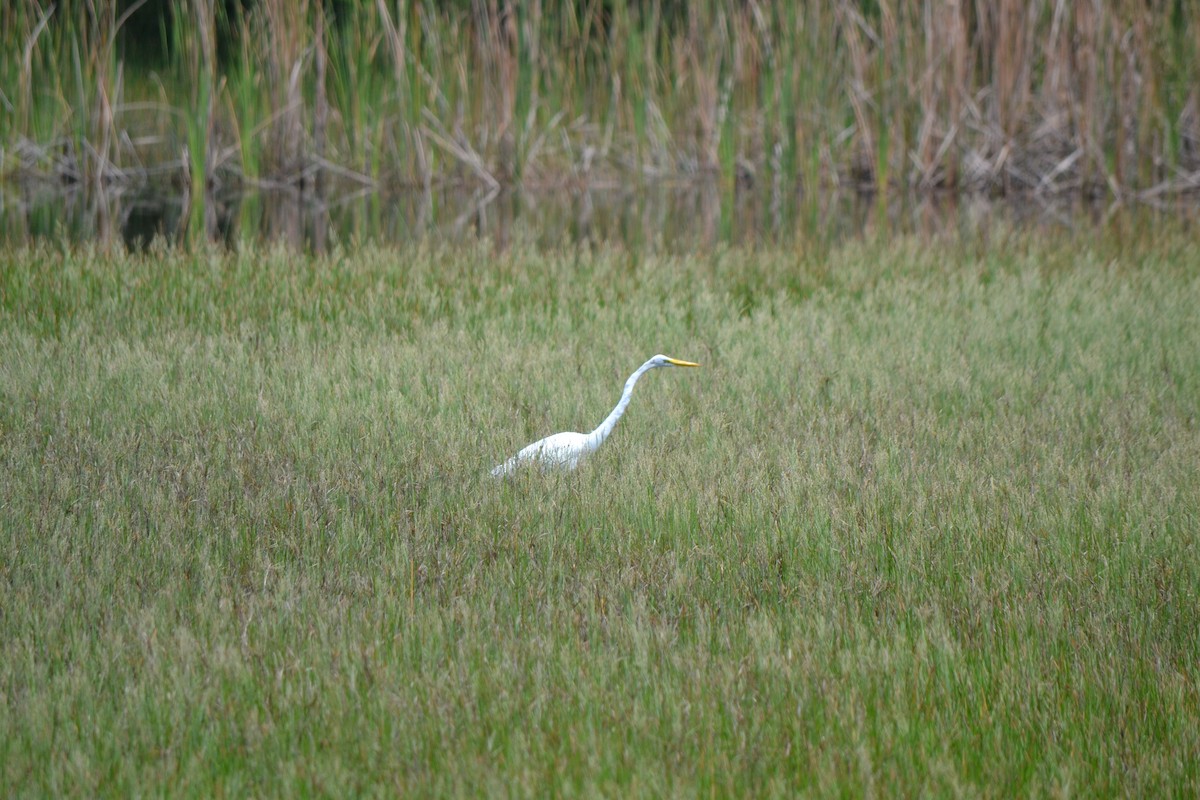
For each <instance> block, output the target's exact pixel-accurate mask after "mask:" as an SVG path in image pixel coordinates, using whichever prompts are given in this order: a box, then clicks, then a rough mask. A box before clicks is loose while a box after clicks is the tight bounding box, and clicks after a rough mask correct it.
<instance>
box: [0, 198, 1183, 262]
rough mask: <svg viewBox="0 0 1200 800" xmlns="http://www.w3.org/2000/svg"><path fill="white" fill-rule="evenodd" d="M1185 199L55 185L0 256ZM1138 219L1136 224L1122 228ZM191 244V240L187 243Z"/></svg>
mask: <svg viewBox="0 0 1200 800" xmlns="http://www.w3.org/2000/svg"><path fill="white" fill-rule="evenodd" d="M1196 210H1197V206H1196V204H1195V203H1194V202H1188V203H1186V204H1183V205H1176V206H1170V207H1159V208H1151V207H1148V206H1145V205H1138V206H1124V205H1119V204H1111V203H1108V204H1097V203H1085V202H1082V201H1080V200H1077V199H1076V200H1074V201H1065V200H1062V199H1061V198H1060V199H1056V200H1050V199H1042V198H1038V197H1022V198H1018V199H991V198H986V197H980V196H970V197H960V196H954V195H921V196H905V195H901V194H893V195H889V196H888V197H887V198H886V199H885V198H881V197H879V196H876V195H869V194H861V193H857V192H853V191H843V192H828V193H823V194H821V195H820V196H809V197H805V196H802V195H799V194H787V195H783V196H781V195H780V194H779V193H778V192H774V193H772V192H768V191H761V190H757V189H755V188H754V187H744V186H722V185H720V184H718V183H717V182H716V181H703V180H702V181H688V182H684V183H659V184H646V185H640V186H633V187H629V188H590V189H577V190H570V189H554V190H542V191H520V190H500V191H486V190H471V189H464V188H460V187H443V188H434V189H431V190H428V191H422V190H419V189H417V190H412V191H404V192H380V191H375V190H371V191H362V192H350V193H343V194H341V195H339V196H337V197H335V198H333V199H331V200H328V201H324V202H322V201H320V200H318V199H317V197H316V196H315V195H313V194H312V193H311V192H309V193H305V192H302V191H296V190H292V189H284V190H269V189H255V190H251V191H241V192H237V193H228V194H226V195H225V196H218V197H215V198H213V199H212V201H211V202H209V203H208V206H207V208H206V209H205V211H204V213H203V214H193V213H192V209H191V208H190V207H189V205H188V202H187V198H186V195H181V194H178V193H170V192H167V191H163V190H161V189H153V188H142V189H136V190H128V191H124V192H121V191H111V192H105V193H104V196H103V197H102V198H100V199H96V198H95V197H94V196H89V194H88V193H86V192H84V191H82V190H80V189H75V188H72V187H62V186H58V185H46V184H43V185H33V186H4V187H0V247H3V246H14V245H20V244H23V243H25V242H29V241H33V240H39V239H41V240H53V241H64V240H65V241H68V242H72V243H84V242H97V243H102V244H103V243H112V242H115V241H118V240H119V241H121V242H123V243H124V245H125V246H126V247H129V248H130V249H139V248H142V247H145V246H147V245H148V244H149V243H150V242H151V241H153V240H154V239H155V238H156V237H161V238H163V239H165V240H167V241H170V242H175V241H180V240H182V239H183V238H184V233H185V231H186V224H185V223H186V221H187V220H188V219H189V218H190V217H200V218H202V219H203V223H197V222H196V221H192V222H191V225H192V226H193V227H194V228H196V229H199V228H201V227H203V228H204V229H205V230H206V231H207V232H208V233H207V235H208V236H209V237H210V238H212V239H215V240H217V241H219V242H223V243H224V244H226V245H227V246H230V247H234V246H238V245H240V244H248V243H274V242H281V243H285V244H287V245H289V246H292V247H294V248H296V249H297V250H300V251H309V252H322V251H325V250H327V249H329V248H330V247H333V246H336V245H342V246H353V245H355V244H360V243H366V242H375V243H380V244H404V243H411V242H414V241H423V240H424V241H432V242H443V241H462V240H467V239H485V240H488V241H490V242H492V243H494V244H495V245H496V246H497V247H499V248H505V247H507V246H509V245H510V244H512V243H513V241H515V240H521V241H528V242H530V243H533V244H536V245H539V246H562V245H578V244H589V243H592V244H598V243H605V244H614V245H619V246H622V247H626V248H628V249H630V250H634V251H640V250H656V251H666V252H677V253H688V252H697V251H703V250H704V249H707V248H711V247H714V246H717V245H721V244H724V245H739V246H759V247H761V246H773V245H785V246H806V245H812V246H826V247H827V246H831V245H834V244H837V243H839V242H843V241H846V240H850V239H854V238H856V237H860V236H864V235H868V234H879V233H884V234H890V233H905V234H909V233H911V234H918V235H944V234H954V233H969V232H974V231H979V230H982V229H985V228H989V227H991V226H992V225H994V224H996V223H997V222H1002V223H1004V224H1008V225H1010V226H1013V227H1016V228H1029V229H1056V228H1062V229H1066V228H1073V227H1077V226H1080V225H1096V224H1105V223H1112V222H1114V221H1115V222H1119V223H1130V224H1133V225H1134V227H1137V226H1140V225H1142V224H1154V222H1155V221H1158V220H1182V221H1183V222H1184V223H1185V224H1188V225H1191V224H1192V221H1193V220H1194V219H1195V218H1196V216H1197V214H1196ZM1134 216H1136V218H1137V222H1135V223H1131V217H1134ZM193 238H196V237H195V234H193Z"/></svg>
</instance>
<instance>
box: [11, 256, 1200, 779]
mask: <svg viewBox="0 0 1200 800" xmlns="http://www.w3.org/2000/svg"><path fill="white" fill-rule="evenodd" d="M5 260H6V267H5V269H4V270H3V271H0V352H3V353H4V357H3V359H0V474H2V475H3V480H0V609H3V611H2V613H0V641H3V643H4V647H3V654H2V655H0V782H2V783H3V785H5V786H6V787H8V790H9V791H10V792H12V793H13V794H14V796H34V795H55V796H128V795H131V794H140V793H145V794H193V795H204V796H213V795H216V794H218V793H224V794H234V795H251V794H252V795H279V794H298V793H314V794H318V793H319V794H332V795H343V796H344V795H352V794H405V795H409V794H414V793H416V794H439V795H467V796H478V795H480V794H509V795H529V796H546V795H559V794H567V793H580V794H604V795H623V796H662V795H667V794H672V795H687V796H695V795H708V794H719V795H738V796H764V795H774V796H795V795H796V794H797V793H812V794H820V795H838V796H841V795H845V794H853V795H863V794H868V793H871V792H878V793H882V794H888V795H915V794H937V795H944V794H971V795H984V796H1013V795H1030V794H1078V795H1081V796H1111V795H1142V796H1172V795H1188V794H1194V793H1196V792H1197V791H1198V790H1200V775H1198V774H1197V773H1198V768H1197V761H1196V759H1195V754H1196V753H1197V752H1200V699H1198V695H1197V687H1198V685H1200V667H1198V666H1197V665H1198V664H1200V643H1198V641H1197V637H1198V631H1200V612H1198V611H1197V609H1200V602H1198V600H1200V598H1197V587H1198V586H1200V554H1198V553H1197V540H1196V532H1197V530H1200V518H1198V517H1200V512H1198V509H1200V477H1198V475H1200V473H1198V472H1197V470H1196V464H1197V463H1200V434H1198V433H1197V414H1198V411H1200V408H1198V405H1200V400H1198V398H1200V328H1197V326H1196V325H1195V324H1194V323H1195V309H1196V308H1197V305H1198V303H1200V252H1198V251H1197V249H1196V247H1195V243H1194V238H1192V237H1191V236H1189V235H1188V234H1187V233H1175V234H1172V233H1163V234H1161V235H1159V236H1157V237H1153V238H1152V237H1149V236H1148V235H1145V234H1142V235H1141V238H1139V239H1137V240H1136V241H1131V240H1129V239H1121V238H1120V237H1113V236H1108V235H1105V234H1089V235H1086V236H1085V235H1083V234H1071V233H1068V234H1063V235H1057V236H1054V237H1051V236H1033V237H1030V236H1016V235H1005V234H1004V233H1003V232H1000V233H996V234H993V235H991V236H989V238H988V240H987V242H986V244H983V243H980V242H963V243H959V242H956V241H950V240H935V241H934V242H925V241H920V240H917V239H905V238H902V239H899V240H896V241H893V242H891V243H888V244H883V243H877V244H873V243H857V244H848V245H844V246H840V247H837V248H835V249H834V250H833V251H832V252H831V253H829V255H828V257H822V258H816V257H814V256H806V255H804V254H803V253H799V252H796V251H784V250H779V251H761V252H753V251H741V250H724V249H718V250H716V251H714V252H712V253H710V254H706V255H696V256H685V257H670V256H653V255H650V256H646V257H644V258H640V257H639V258H635V257H632V256H630V255H629V254H627V253H625V252H622V251H619V250H603V249H601V250H598V251H596V252H593V253H584V252H576V251H562V252H549V253H548V252H537V251H533V250H530V249H528V248H523V247H521V246H519V245H518V246H514V247H513V248H512V249H510V250H509V251H507V252H505V253H503V254H500V255H496V254H494V253H493V252H492V251H491V250H489V249H488V248H486V247H484V246H479V247H477V248H454V249H437V248H429V247H425V248H412V249H407V250H401V251H389V250H366V251H364V252H361V253H354V254H350V253H346V252H335V253H333V254H332V255H330V256H329V257H326V258H321V259H309V258H298V257H296V256H295V255H292V254H290V253H287V252H285V251H283V250H271V251H265V252H259V251H251V250H246V251H241V252H235V253H226V252H216V251H207V250H200V251H198V252H195V253H192V254H186V253H183V252H179V251H160V252H154V253H147V254H143V255H123V254H120V253H115V254H111V255H101V254H99V253H97V252H95V251H92V250H87V249H82V250H76V251H71V250H68V251H60V250H57V249H50V248H40V249H29V250H20V251H16V252H12V253H9V254H7V255H6V256H5ZM658 350H663V351H666V352H671V353H679V354H687V355H688V356H690V357H693V358H695V359H696V360H698V361H702V362H703V363H704V368H703V369H702V370H697V371H695V373H694V374H690V375H688V377H689V378H692V379H693V380H687V381H660V382H656V383H654V385H650V386H646V387H642V389H643V390H644V391H643V390H639V392H640V393H639V396H638V398H637V402H636V403H634V405H633V406H632V407H631V409H630V411H629V413H628V414H627V415H626V417H625V418H624V419H623V420H622V423H621V426H620V428H619V429H618V431H617V432H616V433H615V434H614V435H613V437H612V439H611V440H610V441H609V443H608V444H607V445H606V446H605V448H603V449H602V450H601V451H600V452H598V453H597V454H596V455H595V456H593V457H592V458H591V459H590V460H589V461H588V462H587V463H586V464H585V465H583V466H582V467H581V468H580V470H579V471H577V472H575V473H571V474H565V475H553V474H552V475H548V476H542V475H540V474H538V473H536V472H533V473H528V474H525V475H521V476H518V478H517V479H516V480H513V481H503V482H499V481H495V480H493V479H491V477H490V476H488V475H487V469H488V467H490V466H491V465H492V464H493V463H495V462H496V461H497V460H498V459H499V458H501V457H503V456H504V455H506V454H508V453H510V452H512V451H513V450H514V449H515V446H519V445H520V444H523V443H524V442H527V441H530V440H531V439H532V438H536V436H539V435H541V434H542V433H544V432H546V431H551V430H560V429H570V428H574V427H577V426H579V425H584V424H586V423H588V422H590V421H593V420H595V419H597V418H598V417H599V416H600V415H602V414H603V413H605V412H606V411H607V409H608V408H609V407H611V404H612V403H613V402H614V400H615V398H616V395H617V393H619V389H620V383H621V381H622V380H624V377H625V375H626V374H627V372H628V370H629V368H630V363H631V362H636V361H637V360H638V359H639V358H640V357H642V354H644V353H647V352H656V351H658Z"/></svg>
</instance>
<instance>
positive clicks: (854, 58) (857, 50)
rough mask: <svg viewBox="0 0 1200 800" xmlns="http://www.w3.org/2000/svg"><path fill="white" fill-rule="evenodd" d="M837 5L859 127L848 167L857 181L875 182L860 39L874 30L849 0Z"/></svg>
mask: <svg viewBox="0 0 1200 800" xmlns="http://www.w3.org/2000/svg"><path fill="white" fill-rule="evenodd" d="M836 8H837V19H838V25H839V30H840V31H841V33H842V35H843V36H845V37H846V45H847V47H848V48H849V50H850V66H851V69H852V70H853V73H852V75H851V77H850V85H849V87H848V91H847V95H848V97H849V100H850V106H851V108H852V109H853V110H854V120H855V123H856V125H857V127H858V137H857V141H858V148H857V150H856V152H855V153H854V154H853V155H852V156H851V158H852V162H851V170H852V172H853V173H854V174H855V175H856V176H857V177H858V180H859V181H860V183H861V182H865V183H867V184H869V185H875V182H876V174H875V168H876V165H877V164H878V163H879V162H878V151H877V150H876V142H875V135H874V132H873V130H872V125H871V122H870V117H869V116H868V114H867V106H868V105H869V104H870V103H871V92H870V90H869V89H868V88H867V86H868V84H867V72H868V61H867V51H866V45H865V44H864V43H863V40H862V36H863V33H864V32H865V33H866V34H867V35H868V36H870V37H872V38H874V37H875V34H874V31H872V30H871V29H870V27H869V26H868V25H867V21H866V20H865V19H863V16H862V15H861V14H860V13H859V12H858V10H857V9H856V8H854V7H853V6H852V5H851V4H850V2H849V0H839V2H838V4H837V7H836Z"/></svg>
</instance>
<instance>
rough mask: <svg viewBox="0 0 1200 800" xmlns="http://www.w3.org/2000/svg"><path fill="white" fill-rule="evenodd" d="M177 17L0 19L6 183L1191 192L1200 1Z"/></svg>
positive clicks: (21, 2)
mask: <svg viewBox="0 0 1200 800" xmlns="http://www.w3.org/2000/svg"><path fill="white" fill-rule="evenodd" d="M184 5H185V7H183V8H182V9H176V10H175V11H171V10H170V9H168V8H167V6H166V4H162V3H158V2H149V3H144V4H142V3H135V4H129V5H126V6H122V7H121V8H122V9H123V11H122V13H121V14H120V15H117V14H116V13H115V11H114V9H115V8H116V5H115V4H113V3H111V2H110V3H103V2H91V1H90V0H89V1H88V2H84V1H83V0H64V2H62V3H59V4H56V5H54V6H47V5H45V4H43V3H40V2H37V0H16V2H13V3H7V4H4V6H3V8H0V48H3V50H4V51H6V52H7V53H9V54H10V55H11V58H4V59H0V103H2V104H3V106H4V108H3V111H4V113H0V148H3V149H2V151H0V156H2V160H3V163H2V164H0V166H2V167H3V169H4V171H5V172H6V173H9V174H13V175H17V176H26V177H28V176H31V175H41V176H47V175H49V176H54V177H59V176H61V175H63V174H68V175H70V174H72V170H75V171H82V172H83V173H86V174H87V175H90V176H92V177H93V178H96V176H101V177H103V176H107V179H108V180H115V179H118V178H122V179H126V180H128V179H134V178H137V177H138V176H141V175H142V174H143V173H144V171H145V166H146V160H147V159H148V158H150V157H152V156H153V157H154V158H165V159H166V161H165V162H164V163H168V164H174V163H176V162H177V161H178V160H179V158H180V155H179V154H180V151H181V150H182V149H183V147H182V145H183V143H186V144H187V147H188V149H189V153H188V154H187V157H186V158H185V159H183V160H184V161H185V162H187V164H188V168H189V169H190V170H191V172H192V176H191V181H189V183H191V185H193V186H197V187H198V186H200V185H202V184H196V183H195V182H196V181H197V180H199V179H198V178H197V177H196V173H197V172H198V171H200V170H204V169H207V170H208V172H207V173H206V174H205V175H204V177H203V180H212V179H217V180H221V179H222V172H221V169H222V168H224V169H225V170H227V171H229V172H230V173H233V172H237V173H239V174H240V175H242V176H244V178H245V179H246V180H249V181H252V182H261V183H266V184H269V185H274V186H278V185H287V186H292V187H303V188H306V189H308V188H311V187H312V184H313V182H314V180H315V178H316V176H317V175H324V176H325V177H327V178H329V179H330V180H337V181H348V182H350V183H351V184H353V185H354V186H355V187H356V188H357V187H360V186H362V185H363V184H367V185H374V186H381V187H386V188H395V187H400V186H426V187H427V186H429V185H430V184H431V183H432V182H439V183H465V184H477V185H480V186H486V187H489V188H494V187H495V186H512V185H516V186H522V187H525V188H537V187H546V186H556V187H561V186H575V185H579V184H591V185H612V184H620V183H624V182H627V181H629V180H631V179H632V180H639V181H640V180H652V179H659V178H674V179H678V178H687V177H706V178H709V179H714V178H715V179H716V180H719V181H722V182H724V183H726V184H731V183H733V182H735V181H740V182H742V183H746V182H755V181H761V183H762V185H764V186H776V187H777V192H778V193H779V194H781V195H782V194H787V193H794V192H795V191H796V190H797V189H802V190H806V191H811V192H815V191H817V190H820V189H824V188H828V187H830V186H853V187H856V188H861V189H867V190H887V189H889V188H914V189H922V190H929V189H938V188H948V189H955V190H960V189H966V190H981V191H986V192H989V193H1001V192H1022V191H1026V192H1037V193H1062V192H1071V193H1076V194H1084V195H1091V196H1094V195H1107V196H1110V197H1115V198H1133V197H1142V198H1144V199H1161V198H1162V197H1163V196H1167V195H1175V194H1180V193H1186V192H1194V191H1195V190H1196V188H1197V186H1200V178H1198V177H1197V176H1198V175H1200V111H1198V109H1200V94H1198V92H1200V89H1198V88H1197V83H1196V81H1195V79H1194V68H1193V67H1194V65H1195V64H1196V63H1197V61H1198V60H1200V52H1198V50H1197V47H1198V46H1200V2H1197V0H1175V1H1174V2H1169V3H1163V2H1149V3H1147V2H1139V1H1135V0H1112V2H1096V3H1092V2H1088V3H1064V2H1052V1H1051V0H1035V1H1034V2H1023V1H1022V0H986V1H984V0H981V1H980V2H950V3H935V2H932V1H928V2H922V3H896V2H892V1H890V0H889V1H887V2H882V1H881V2H878V3H855V2H849V0H837V1H836V2H831V3H812V4H804V5H802V6H799V7H796V6H794V4H770V3H757V2H748V3H747V2H740V1H739V2H715V3H707V4H698V5H695V6H687V5H684V4H677V3H668V2H660V0H652V1H651V2H645V3H631V2H627V1H626V0H616V2H606V3H575V2H561V1H560V0H543V2H538V3H532V4H526V3H517V4H505V3H500V2H497V0H479V1H478V2H470V3H466V2H457V3H445V4H437V6H436V7H434V6H431V5H429V4H422V3H415V2H408V1H407V0H399V1H398V2H385V0H379V2H374V3H334V4H322V3H316V2H302V3H295V4H285V3H279V2H276V1H275V0H264V1H263V2H258V3H237V2H233V3H213V2H212V1H211V0H192V2H190V3H188V4H184ZM129 28H135V29H136V30H137V31H139V33H137V34H136V35H135V34H132V33H129V32H128V29H129ZM147 32H149V34H150V35H149V36H147V35H146V33H147ZM156 35H157V37H158V38H159V39H160V40H161V44H160V45H159V46H158V47H154V46H148V45H147V44H146V40H147V39H149V40H151V41H152V40H153V39H154V38H155V36H156ZM126 55H128V57H129V59H128V61H127V60H126ZM147 108H158V109H159V110H160V112H161V113H159V114H158V115H157V116H155V117H154V118H153V119H151V118H149V116H148V115H147V113H146V110H147ZM148 141H153V142H159V143H162V142H166V143H167V144H169V145H170V146H169V147H166V151H167V153H166V155H163V154H161V153H159V152H158V151H157V150H156V151H155V152H154V153H147V152H146V142H148ZM160 149H161V148H160ZM177 166H180V165H178V164H177ZM180 168H182V167H181V166H180ZM225 177H226V178H227V177H228V176H225ZM96 179H97V180H99V178H96ZM193 193H194V194H195V193H198V191H197V192H193Z"/></svg>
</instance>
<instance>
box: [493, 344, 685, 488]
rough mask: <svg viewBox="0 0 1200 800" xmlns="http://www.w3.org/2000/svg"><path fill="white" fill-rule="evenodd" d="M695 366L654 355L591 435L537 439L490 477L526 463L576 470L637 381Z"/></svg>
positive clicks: (609, 428)
mask: <svg viewBox="0 0 1200 800" xmlns="http://www.w3.org/2000/svg"><path fill="white" fill-rule="evenodd" d="M698 366H700V365H699V364H695V363H693V362H691V361H680V360H679V359H677V358H670V357H668V356H664V355H661V354H660V355H657V356H654V357H653V358H651V359H650V360H648V361H647V362H646V363H645V364H642V365H641V366H640V367H638V368H637V371H635V372H634V373H633V374H632V375H630V376H629V380H627V381H625V391H624V392H623V393H622V394H621V399H620V400H618V401H617V405H616V407H615V408H614V409H613V410H612V412H611V413H609V415H608V416H607V417H605V418H604V421H603V422H601V423H600V425H599V426H597V428H596V430H594V431H592V432H591V433H575V432H574V431H569V432H566V433H556V434H554V435H552V436H547V437H546V438H545V439H538V440H537V441H536V442H534V443H533V444H530V445H526V446H525V447H522V448H521V451H520V452H519V453H517V454H516V455H515V456H513V457H512V458H510V459H508V460H507V461H505V462H504V463H503V464H498V465H497V466H496V467H495V468H494V469H492V474H493V475H496V476H500V475H508V474H509V473H511V472H513V471H514V470H516V469H519V468H520V467H523V466H525V465H526V464H538V465H539V466H541V467H543V468H548V467H559V468H563V469H568V470H570V469H575V467H577V466H578V465H579V459H581V458H583V457H584V456H586V455H588V454H590V453H594V452H595V451H596V450H597V449H598V448H599V447H600V445H601V444H603V443H604V440H605V439H607V438H608V435H609V434H610V433H612V431H613V428H615V427H616V426H617V420H619V419H620V418H621V415H622V414H624V413H625V408H626V406H628V405H629V398H630V397H632V396H633V387H634V385H635V384H636V383H637V382H638V378H640V377H642V376H643V375H645V374H646V373H647V372H649V371H650V370H652V369H655V368H657V367H698Z"/></svg>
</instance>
